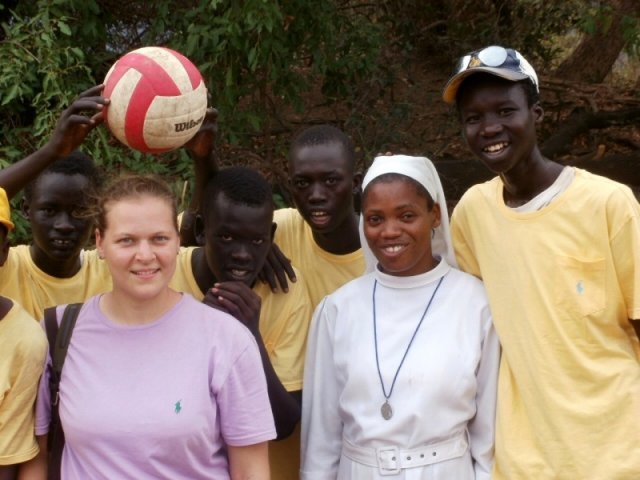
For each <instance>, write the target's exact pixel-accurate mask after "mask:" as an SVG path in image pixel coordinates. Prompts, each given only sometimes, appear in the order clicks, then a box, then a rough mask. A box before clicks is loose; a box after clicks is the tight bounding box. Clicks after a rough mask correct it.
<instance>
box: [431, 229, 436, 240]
mask: <svg viewBox="0 0 640 480" xmlns="http://www.w3.org/2000/svg"><path fill="white" fill-rule="evenodd" d="M435 236H436V229H435V228H432V229H431V239H432V240H433V239H434V238H435Z"/></svg>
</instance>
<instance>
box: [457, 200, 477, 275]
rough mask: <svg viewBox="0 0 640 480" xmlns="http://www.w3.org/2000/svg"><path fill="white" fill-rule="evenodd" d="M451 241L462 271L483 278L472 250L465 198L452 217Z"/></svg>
mask: <svg viewBox="0 0 640 480" xmlns="http://www.w3.org/2000/svg"><path fill="white" fill-rule="evenodd" d="M451 241H452V242H453V249H454V252H455V255H456V261H457V262H458V266H459V267H460V270H462V271H463V272H467V273H470V274H471V275H474V276H475V277H478V278H482V277H481V275H480V266H479V265H478V261H477V259H476V257H475V254H474V252H473V250H472V245H471V243H470V239H469V225H468V222H467V219H466V211H465V202H464V197H463V198H462V199H460V202H459V203H458V205H457V206H456V208H455V209H454V210H453V214H452V215H451Z"/></svg>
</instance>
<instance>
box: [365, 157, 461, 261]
mask: <svg viewBox="0 0 640 480" xmlns="http://www.w3.org/2000/svg"><path fill="white" fill-rule="evenodd" d="M386 173H398V174H400V175H405V176H407V177H409V178H412V179H414V180H415V181H416V182H418V183H419V184H420V185H422V186H423V187H424V188H425V189H426V190H427V192H429V195H431V198H433V200H434V202H435V203H437V204H438V205H440V211H441V213H442V215H441V217H442V218H441V221H440V226H439V227H438V228H436V229H435V232H434V235H433V237H432V239H431V250H432V252H433V254H434V255H437V256H439V257H442V258H443V259H444V260H446V262H447V263H448V264H449V265H451V266H453V267H456V266H457V263H456V259H455V255H454V253H453V245H452V243H451V233H450V231H449V212H448V211H447V201H446V199H445V198H444V191H443V190H442V184H441V183H440V177H439V176H438V172H437V171H436V168H435V167H434V165H433V163H431V160H429V159H428V158H427V157H411V156H408V155H385V156H380V157H376V158H375V159H374V160H373V163H372V164H371V166H370V167H369V170H368V171H367V174H366V175H365V176H364V180H363V181H362V190H363V191H364V190H366V188H367V185H369V183H371V181H372V180H373V179H375V178H377V177H379V176H381V175H384V174H386ZM360 243H361V245H362V249H363V251H364V257H365V260H366V263H367V270H366V271H367V272H371V271H373V269H374V268H375V266H376V265H377V263H378V260H377V259H376V257H375V256H374V255H373V252H372V251H371V249H370V248H369V244H368V243H367V239H366V238H365V236H364V228H363V217H362V215H360Z"/></svg>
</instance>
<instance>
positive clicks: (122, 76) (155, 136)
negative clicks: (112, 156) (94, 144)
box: [103, 47, 207, 153]
mask: <svg viewBox="0 0 640 480" xmlns="http://www.w3.org/2000/svg"><path fill="white" fill-rule="evenodd" d="M104 85H105V87H104V92H103V96H104V97H106V98H109V99H110V100H111V103H110V104H109V107H108V108H107V109H105V121H106V124H107V126H108V127H109V130H111V133H112V134H113V135H114V136H115V137H116V138H117V139H118V140H120V141H121V142H122V143H124V144H125V145H127V146H129V147H131V148H135V149H136V150H140V151H142V152H148V153H162V152H168V151H169V150H173V149H176V148H179V147H181V146H182V145H184V144H185V143H186V142H188V141H189V140H190V139H191V138H192V137H193V136H194V135H195V134H196V132H197V131H198V129H199V128H200V125H201V124H202V121H203V120H204V116H205V113H206V110H207V88H206V86H205V84H204V81H203V80H202V75H200V72H199V71H198V69H197V68H196V67H195V65H193V63H191V61H189V59H188V58H187V57H185V56H184V55H182V54H180V53H178V52H176V51H174V50H171V49H169V48H164V47H144V48H139V49H138V50H133V51H131V52H129V53H127V54H126V55H124V56H122V57H121V58H120V59H118V61H116V63H114V64H113V66H112V67H111V69H110V70H109V72H108V73H107V76H106V77H105V79H104Z"/></svg>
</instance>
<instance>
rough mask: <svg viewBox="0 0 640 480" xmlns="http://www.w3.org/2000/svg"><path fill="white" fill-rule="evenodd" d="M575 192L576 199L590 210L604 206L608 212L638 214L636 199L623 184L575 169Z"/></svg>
mask: <svg viewBox="0 0 640 480" xmlns="http://www.w3.org/2000/svg"><path fill="white" fill-rule="evenodd" d="M574 182H575V191H576V192H577V197H578V198H580V199H581V200H582V201H585V200H586V201H587V202H586V204H587V206H588V208H590V209H596V208H597V207H598V205H606V206H607V208H608V209H609V210H612V209H613V210H616V209H623V210H630V211H634V212H638V208H639V206H638V199H637V198H636V197H635V195H634V194H633V192H632V191H631V189H630V188H629V187H628V186H627V185H624V184H623V183H620V182H616V181H615V180H611V179H610V178H607V177H603V176H601V175H596V174H594V173H591V172H588V171H586V170H583V169H580V168H576V169H575V178H574Z"/></svg>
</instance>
